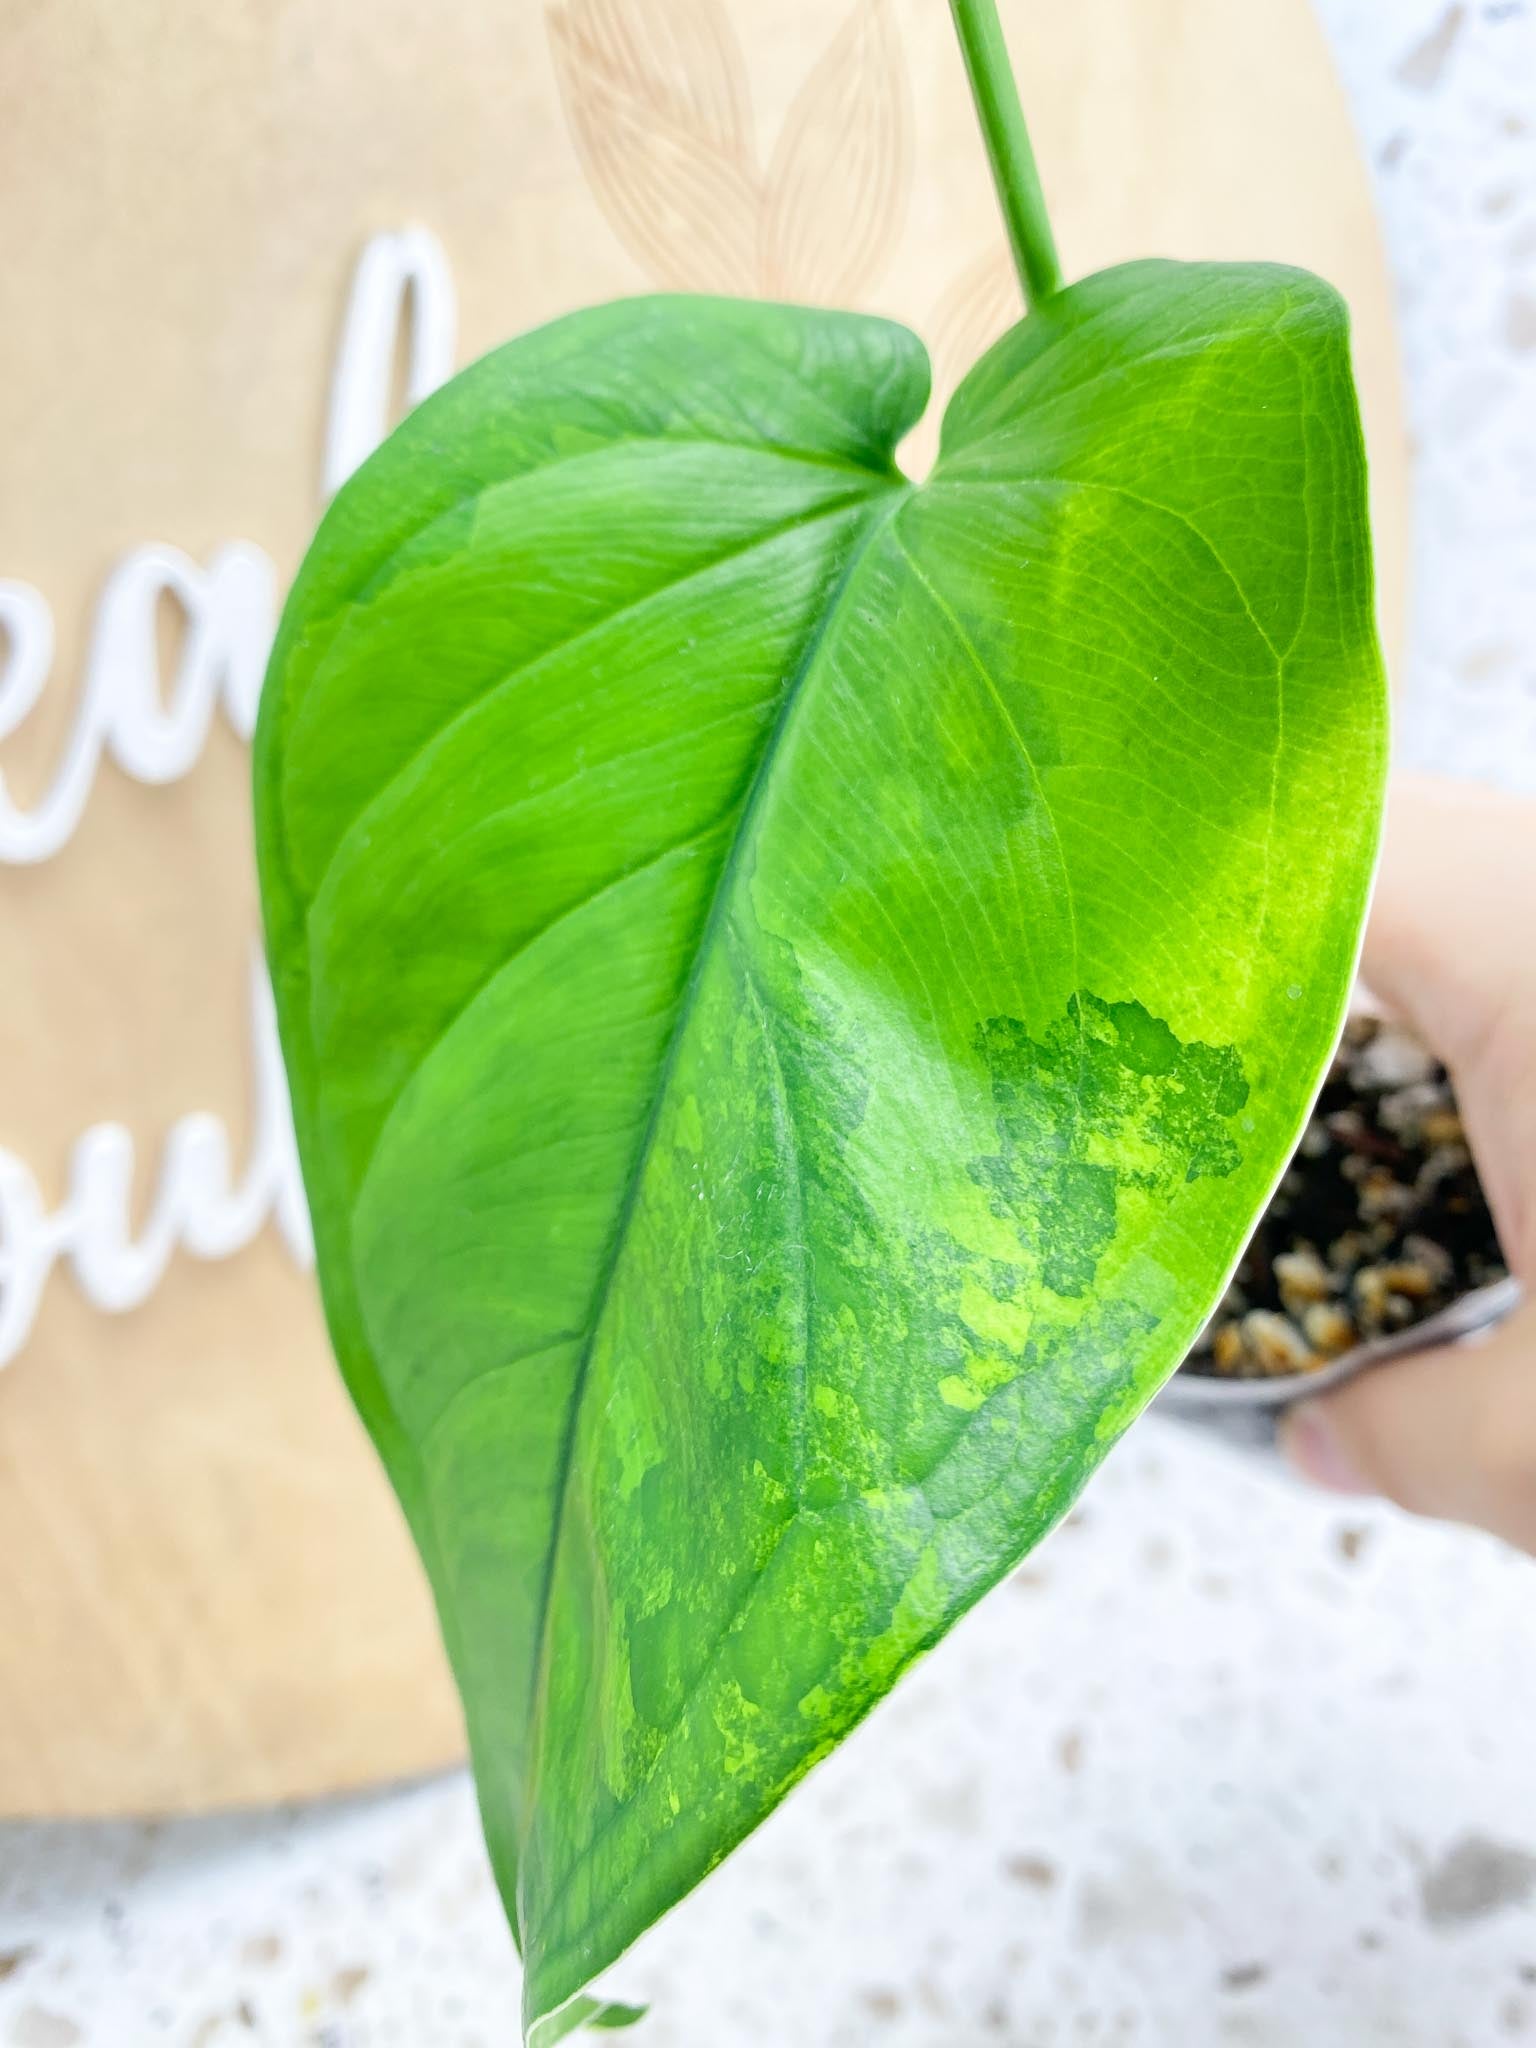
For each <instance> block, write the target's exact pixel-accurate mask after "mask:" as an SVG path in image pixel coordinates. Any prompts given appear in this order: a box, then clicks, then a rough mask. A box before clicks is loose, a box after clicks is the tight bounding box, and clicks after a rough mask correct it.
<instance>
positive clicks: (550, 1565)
mask: <svg viewBox="0 0 1536 2048" xmlns="http://www.w3.org/2000/svg"><path fill="white" fill-rule="evenodd" d="M913 490H914V486H913V485H912V484H911V483H910V482H909V481H908V480H907V479H906V478H904V477H903V478H898V479H896V480H893V481H892V482H891V483H890V484H889V485H888V486H886V492H887V495H886V496H885V498H884V501H883V502H881V501H880V500H879V499H875V500H874V501H873V502H872V505H871V511H870V517H869V524H868V526H867V528H866V530H865V531H864V533H863V534H862V535H861V536H860V537H859V539H858V540H857V541H856V542H855V543H854V545H853V548H852V550H851V552H850V554H849V557H848V560H847V562H846V563H845V565H844V567H843V571H842V574H841V576H840V577H839V579H838V582H837V586H836V588H835V589H834V591H833V592H832V594H831V596H830V598H829V599H828V601H827V603H826V605H825V606H824V608H823V610H822V613H821V616H820V617H819V618H818V619H817V621H816V623H815V625H814V627H813V628H812V630H811V633H810V636H809V638H808V639H807V641H806V645H805V649H804V652H803V653H802V655H801V657H800V661H799V664H798V666H797V668H796V670H795V672H794V674H793V676H792V677H791V678H790V680H789V682H788V683H787V684H786V685H785V688H784V695H783V698H782V701H781V702H780V705H779V709H778V712H777V714H776V716H775V718H774V721H773V724H772V726H771V727H770V729H769V732H768V735H767V738H766V739H765V741H764V743H763V751H762V754H761V756H760V757H759V760H758V764H757V767H756V769H755V770H754V771H753V775H752V780H751V783H750V784H749V786H748V789H747V793H746V796H745V797H744V799H743V801H742V809H741V820H740V824H739V826H738V828H737V831H736V834H735V837H734V838H733V840H732V842H731V845H730V847H729V849H728V850H727V852H726V856H725V859H724V860H723V861H722V862H721V866H720V873H719V875H718V877H717V878H716V881H715V887H714V892H713V894H712V895H711V897H710V901H709V908H708V909H707V911H706V912H705V915H704V922H703V924H702V925H701V926H700V928H699V937H698V942H697V944H696V946H695V948H694V956H693V965H692V967H691V968H690V970H689V975H688V980H687V983H686V985H685V987H684V989H683V993H682V996H681V997H680V999H679V1001H678V1008H677V1016H676V1018H675V1020H674V1022H673V1025H672V1030H671V1034H670V1036H669V1037H668V1040H667V1046H666V1050H665V1052H664V1053H663V1054H662V1059H661V1065H660V1067H659V1068H658V1070H657V1075H656V1083H655V1087H654V1089H653V1090H652V1094H651V1107H650V1113H649V1115H648V1116H647V1118H646V1122H645V1128H644V1129H643V1131H642V1132H641V1134H640V1139H639V1143H638V1144H637V1146H636V1148H635V1154H634V1158H633V1161H632V1163H631V1166H630V1171H629V1177H628V1179H627V1181H626V1183H625V1188H624V1194H623V1197H622V1199H621V1201H620V1204H619V1209H618V1214H617V1216H616V1218H615V1220H614V1226H613V1232H612V1235H611V1237H610V1240H609V1246H608V1250H607V1253H606V1255H605V1257H604V1260H603V1265H602V1270H601V1272H600V1273H599V1276H598V1281H597V1286H596V1288H595V1289H594V1291H593V1311H592V1317H591V1321H590V1324H589V1326H588V1330H587V1336H586V1341H585V1342H584V1343H583V1345H582V1349H581V1355H580V1357H579V1358H578V1360H577V1363H576V1371H575V1375H574V1377H573V1379H572V1383H571V1396H570V1409H569V1413H568V1415H567V1420H566V1429H565V1437H564V1440H563V1442H562V1445H561V1451H560V1459H559V1463H558V1465H557V1467H556V1471H555V1483H554V1503H555V1507H554V1516H553V1519H552V1525H551V1529H550V1537H549V1545H548V1548H547V1550H546V1552H545V1559H544V1575H543V1579H542V1582H541V1585H540V1588H539V1598H538V1602H537V1608H536V1615H537V1618H536V1620H535V1623H534V1636H535V1642H536V1645H537V1647H536V1650H535V1653H534V1658H533V1700H532V1704H531V1711H530V1716H529V1727H528V1746H527V1754H528V1757H529V1761H530V1767H531V1770H532V1772H533V1774H534V1775H533V1778H532V1780H531V1782H530V1784H529V1787H528V1796H527V1798H526V1800H525V1802H524V1809H523V1812H524V1819H523V1825H522V1828H521V1829H520V1831H519V1832H520V1841H519V1864H520V1865H521V1862H522V1856H521V1851H522V1849H523V1848H524V1847H526V1843H527V1832H528V1827H529V1824H530V1822H531V1820H532V1816H533V1814H534V1813H535V1811H536V1810H537V1807H538V1789H539V1788H538V1775H539V1773H540V1770H541V1764H542V1748H541V1738H542V1733H543V1723H544V1700H545V1697H546V1694H545V1690H544V1677H545V1673H546V1671H547V1669H548V1638H549V1626H550V1614H551V1609H552V1605H553V1601H552V1594H553V1588H554V1576H555V1568H556V1562H557V1559H558V1557H559V1552H560V1539H561V1535H562V1533H563V1531H564V1528H565V1517H566V1510H567V1502H568V1498H569V1494H570V1487H571V1475H572V1471H573V1469H574V1466H575V1453H576V1441H577V1434H578V1431H579V1429H580V1425H581V1414H582V1408H583V1405H584V1399H585V1392H586V1383H587V1379H588V1375H589V1373H590V1369H591V1364H592V1354H593V1351H594V1350H595V1348H596V1344H597V1338H598V1334H599V1332H600V1330H601V1328H602V1325H603V1318H604V1315H605V1312H606V1310H607V1306H608V1300H609V1297H610V1295H611V1292H612V1288H613V1281H614V1276H615V1274H616V1273H617V1271H618V1266H619V1261H620V1259H621V1258H622V1257H623V1253H624V1246H625V1244H626V1242H627V1240H628V1236H629V1227H630V1224H631V1222H632V1220H633V1217H634V1212H635V1204H636V1202H637V1201H638V1199H639V1194H640V1188H641V1185H642V1183H643V1182H644V1179H645V1174H646V1168H647V1166H648V1164H649V1161H650V1156H651V1151H652V1148H653V1146H654V1144H655V1140H656V1133H657V1131H658V1129H659V1128H660V1123H661V1112H662V1108H663V1106H664V1104H665V1102H666V1100H667V1096H668V1092H669V1090H670V1087H671V1081H672V1075H673V1072H674V1070H675V1068H676V1064H677V1059H678V1054H679V1052H680V1050H681V1047H682V1043H683V1040H684V1038H685V1036H686V1035H687V1030H688V1025H689V1022H690V1020H691V1018H692V1015H693V1009H694V1003H695V999H696V997H697V994H698V988H699V982H700V979H701V977H702V974H703V969H704V965H705V963H706V961H707V960H708V958H709V956H710V953H711V951H712V949H713V945H714V942H715V935H716V932H717V930H718V927H719V923H720V919H721V917H722V915H723V913H724V910H725V906H726V905H727V903H728V902H729V899H730V896H731V892H732V889H733V887H734V885H735V881H736V877H737V874H738V872H739V870H740V867H741V861H742V855H743V851H744V849H745V848H746V846H747V845H748V843H749V841H750V840H751V838H752V836H753V829H754V826H755V823H756V819H757V814H758V812H759V810H760V809H761V806H762V800H763V797H764V794H765V792H766V790H767V787H768V784H769V782H770V781H771V779H772V775H773V768H774V764H775V762H776V761H777V759H778V757H779V754H780V752H781V750H782V747H783V744H784V738H785V734H786V732H787V730H788V727H789V723H790V720H791V719H792V718H793V716H794V713H795V708H796V706H797V705H798V703H799V702H800V699H801V697H802V696H803V694H804V687H805V684H806V682H807V680H808V678H809V677H810V675H811V673H812V671H813V669H814V668H815V666H816V662H817V658H818V656H819V655H820V653H821V650H822V648H823V646H824V645H825V644H826V640H827V636H828V633H829V632H830V630H831V628H832V625H833V623H834V622H835V621H836V619H837V617H838V616H839V614H840V612H841V610H842V607H843V604H844V602H845V600H846V598H847V595H848V592H849V589H850V588H851V586H852V584H853V581H854V579H855V577H856V576H857V574H858V571H859V569H860V567H861V565H862V564H863V562H864V561H865V559H866V558H867V556H868V554H869V551H870V548H871V546H872V545H873V543H874V541H875V540H876V539H877V538H878V536H879V535H880V534H881V533H882V532H884V531H885V529H886V527H887V526H888V525H889V524H890V522H891V520H892V519H894V517H895V515H896V513H897V512H898V511H899V510H900V508H901V506H902V505H903V504H905V503H906V502H907V501H908V499H909V498H910V497H911V496H912V494H913Z"/></svg>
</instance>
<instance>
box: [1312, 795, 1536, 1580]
mask: <svg viewBox="0 0 1536 2048" xmlns="http://www.w3.org/2000/svg"><path fill="white" fill-rule="evenodd" d="M1363 973H1364V977H1365V980H1366V982H1367V983H1368V985H1369V987H1370V989H1371V991H1372V993H1373V994H1374V995H1375V996H1376V997H1378V998H1379V1000H1380V1001H1381V1002H1382V1003H1383V1004H1384V1005H1385V1007H1386V1008H1387V1009H1389V1010H1391V1011H1393V1012H1395V1013H1396V1014H1398V1015H1399V1016H1401V1017H1402V1018H1403V1019H1404V1020H1405V1021H1406V1022H1407V1023H1408V1024H1410V1025H1411V1026H1412V1027H1413V1028H1414V1029H1415V1030H1416V1031H1417V1032H1418V1033H1419V1034H1420V1036H1421V1037H1422V1038H1424V1039H1425V1041H1426V1042H1427V1043H1428V1044H1429V1046H1430V1047H1431V1048H1432V1049H1433V1050H1434V1051H1435V1052H1436V1053H1437V1054H1438V1056H1439V1057H1440V1058H1441V1059H1442V1060H1443V1061H1444V1062H1445V1064H1446V1066H1447V1067H1448V1068H1449V1070H1450V1073H1451V1078H1452V1081H1453V1083H1454V1085H1455V1088H1456V1093H1457V1098H1458V1101H1459V1103H1460V1107H1461V1114H1462V1120H1463V1122H1464V1124H1465V1125H1466V1130H1467V1139H1468V1142H1469V1144H1470V1145H1471V1148H1472V1155H1473V1158H1474V1160H1475V1162H1476V1164H1477V1169H1478V1173H1479V1175H1480V1176H1481V1178H1482V1182H1483V1186H1484V1188H1485V1190H1486V1192H1487V1195H1488V1200H1489V1205H1490V1207H1491V1208H1492V1211H1493V1218H1494V1223H1495V1225H1496V1226H1497V1228H1498V1233H1499V1240H1500V1243H1501V1244H1502V1245H1503V1248H1504V1253H1505V1256H1506V1258H1507V1259H1508V1260H1509V1263H1510V1266H1511V1269H1512V1270H1513V1272H1514V1273H1515V1274H1516V1275H1517V1276H1518V1277H1519V1278H1520V1279H1521V1281H1522V1282H1523V1283H1524V1286H1525V1289H1526V1299H1525V1300H1523V1301H1522V1302H1521V1304H1520V1306H1519V1307H1518V1308H1517V1309H1516V1310H1515V1312H1514V1313H1513V1314H1512V1315H1511V1316H1510V1317H1509V1318H1508V1319H1507V1320H1506V1321H1505V1322H1504V1323H1502V1324H1501V1325H1500V1326H1499V1328H1498V1329H1497V1330H1496V1331H1495V1332H1494V1333H1493V1334H1492V1335H1491V1336H1490V1337H1488V1338H1487V1339H1486V1340H1484V1341H1482V1342H1474V1343H1470V1344H1465V1345H1462V1346H1461V1347H1459V1348H1442V1349H1440V1350H1437V1351H1425V1352H1421V1353H1418V1354H1416V1355H1414V1356H1412V1357H1409V1358H1406V1359H1402V1360H1400V1361H1398V1362H1397V1363H1395V1364H1393V1365H1390V1366H1385V1367H1382V1368H1381V1369H1379V1370H1376V1371H1370V1372H1365V1373H1362V1374H1361V1375H1360V1376H1359V1377H1358V1378H1357V1379H1355V1380H1352V1381H1351V1382H1349V1384H1348V1385H1346V1386H1344V1387H1341V1388H1339V1389H1338V1390H1337V1391H1336V1392H1334V1393H1331V1394H1327V1395H1324V1396H1321V1397H1319V1398H1316V1399H1314V1400H1310V1401H1305V1402H1302V1403H1300V1404H1299V1405H1298V1406H1297V1407H1296V1408H1295V1409H1293V1410H1292V1411H1291V1414H1290V1416H1289V1417H1288V1419H1287V1421H1286V1423H1285V1425H1284V1428H1283V1430H1282V1436H1281V1442H1282V1446H1283V1448H1284V1450H1285V1452H1286V1455H1287V1456H1288V1457H1289V1458H1290V1460H1291V1462H1292V1464H1293V1465H1295V1466H1296V1468H1297V1469H1298V1470H1299V1471H1300V1472H1301V1473H1302V1474H1303V1475H1304V1476H1305V1477H1307V1478H1309V1479H1311V1480H1313V1481H1314V1482H1315V1483H1316V1484H1318V1485H1320V1486H1324V1487H1327V1488H1329V1489H1330V1490H1332V1491H1334V1492H1341V1493H1380V1494H1384V1495H1385V1496H1386V1497H1387V1498H1388V1499H1389V1500H1394V1501H1396V1502H1398V1504H1399V1505H1400V1506H1402V1507H1405V1508H1410V1509H1412V1510H1413V1512H1414V1513H1416V1514H1421V1515H1435V1516H1439V1517H1441V1518H1443V1519H1445V1520H1448V1521H1456V1522H1469V1523H1472V1524H1474V1525H1476V1526H1477V1527H1478V1528H1482V1529H1489V1530H1491V1531H1493V1533H1494V1534H1495V1535H1498V1536H1502V1537H1504V1538H1505V1539H1506V1540H1507V1541H1508V1542H1510V1543H1514V1544H1517V1545H1518V1546H1519V1547H1520V1548H1522V1549H1524V1550H1528V1551H1531V1552H1532V1553H1533V1554H1536V1299H1533V1298H1532V1289H1533V1282H1536V802H1531V801H1527V800H1524V799H1520V798H1516V797H1509V796H1504V795H1501V794H1498V793H1496V792H1494V791H1491V790H1486V789H1476V788H1471V787H1469V786H1466V785H1458V784H1455V783H1448V782H1437V781H1433V780H1431V779H1429V778H1428V777H1421V776H1414V777H1404V778H1401V779H1400V780H1398V781H1396V782H1394V784H1393V787H1392V793H1391V799H1390V803H1389V806H1388V814H1387V839H1386V849H1385V852H1384V855H1383V858H1382V864H1381V874H1380V877H1379V879H1378V882H1377V887H1376V898H1375V903H1374V905H1373V907H1372V911H1371V917H1370V923H1369V926H1368V928H1367V931H1366V942H1365V959H1364V963H1363Z"/></svg>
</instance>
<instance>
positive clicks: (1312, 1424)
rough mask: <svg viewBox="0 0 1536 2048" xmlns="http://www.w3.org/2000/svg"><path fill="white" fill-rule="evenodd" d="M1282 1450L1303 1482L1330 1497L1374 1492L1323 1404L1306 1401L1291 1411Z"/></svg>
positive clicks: (1281, 1435) (1282, 1441) (1284, 1431)
mask: <svg viewBox="0 0 1536 2048" xmlns="http://www.w3.org/2000/svg"><path fill="white" fill-rule="evenodd" d="M1280 1448H1281V1449H1282V1450H1283V1451H1284V1452H1285V1455H1286V1457H1287V1458H1288V1459H1289V1460H1290V1462H1291V1463H1292V1464H1293V1465H1294V1466H1295V1467H1296V1470H1297V1471H1298V1472H1299V1473H1300V1474H1301V1476H1302V1478H1303V1479H1310V1480H1311V1482H1312V1484H1313V1485H1314V1486H1321V1487H1323V1488H1325V1489H1326V1491H1327V1492H1329V1493H1370V1492H1372V1491H1373V1490H1374V1489H1373V1488H1372V1486H1371V1484H1370V1481H1369V1480H1368V1479H1366V1478H1365V1476H1364V1475H1363V1474H1362V1473H1361V1472H1360V1470H1359V1469H1358V1467H1357V1466H1356V1465H1355V1463H1354V1461H1353V1459H1352V1458H1350V1456H1349V1454H1348V1453H1347V1452H1346V1451H1345V1449H1344V1446H1343V1445H1342V1444H1341V1443H1340V1442H1339V1439H1338V1437H1337V1435H1336V1434H1335V1432H1334V1427H1333V1424H1332V1422H1330V1421H1329V1419H1328V1411H1327V1409H1326V1408H1325V1406H1324V1405H1323V1403H1322V1402H1321V1401H1305V1402H1303V1403H1302V1404H1301V1406H1300V1407H1298V1408H1293V1409H1292V1410H1291V1412H1290V1414H1289V1415H1288V1416H1287V1417H1286V1420H1285V1426H1284V1428H1283V1429H1282V1431H1281V1433H1280Z"/></svg>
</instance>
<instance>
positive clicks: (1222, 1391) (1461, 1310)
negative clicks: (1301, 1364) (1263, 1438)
mask: <svg viewBox="0 0 1536 2048" xmlns="http://www.w3.org/2000/svg"><path fill="white" fill-rule="evenodd" d="M1521 1298H1522V1289H1521V1286H1520V1282H1519V1281H1518V1280H1517V1279H1516V1278H1515V1276H1514V1275H1513V1274H1512V1273H1511V1274H1508V1275H1506V1276H1505V1278H1504V1279H1502V1280H1494V1281H1492V1282H1490V1284H1489V1285H1488V1286H1486V1287H1474V1288H1473V1289H1472V1291H1471V1292H1470V1293H1469V1294H1463V1295H1460V1296H1458V1298H1457V1299H1456V1300H1455V1301H1453V1302H1450V1303H1449V1304H1448V1305H1447V1306H1446V1307H1445V1308H1442V1309H1439V1310H1437V1311H1436V1312H1435V1314H1434V1315H1432V1316H1426V1317H1425V1318H1424V1320H1423V1322H1421V1323H1413V1324H1411V1325H1410V1327H1409V1328H1408V1329H1406V1330H1395V1331H1394V1332H1393V1333H1392V1335H1391V1336H1389V1337H1373V1338H1371V1339H1370V1340H1369V1342H1367V1343H1364V1344H1354V1345H1351V1347H1350V1349H1349V1350H1348V1351H1344V1352H1341V1353H1340V1354H1339V1356H1338V1357H1337V1358H1335V1359H1331V1360H1330V1361H1329V1363H1328V1364H1327V1365H1325V1366H1321V1367H1320V1368H1319V1369H1318V1370H1317V1371H1316V1372H1290V1373H1278V1374H1275V1375H1273V1376H1271V1377H1268V1378H1265V1379H1228V1378H1223V1377H1222V1375H1221V1374H1219V1373H1195V1372H1185V1371H1184V1369H1183V1368H1182V1367H1180V1369H1179V1370H1178V1371H1177V1372H1176V1373H1175V1374H1174V1375H1173V1377H1172V1378H1171V1379H1170V1380H1169V1381H1168V1382H1167V1384H1166V1385H1165V1386H1164V1387H1163V1389H1162V1391H1161V1393H1160V1394H1159V1395H1158V1397H1157V1398H1158V1402H1159V1404H1160V1405H1161V1406H1162V1407H1164V1408H1165V1409H1169V1410H1174V1411H1177V1412H1178V1413H1181V1414H1186V1415H1187V1414H1196V1413H1199V1412H1202V1411H1209V1410H1211V1409H1225V1410H1228V1411H1230V1410H1232V1409H1236V1408H1289V1407H1292V1406H1294V1404H1295V1403H1296V1402H1298V1401H1305V1400H1309V1399H1310V1398H1311V1396H1312V1395H1314V1394H1325V1393H1327V1392H1328V1391H1329V1389H1330V1388H1332V1387H1337V1386H1342V1385H1343V1383H1344V1382H1345V1381H1346V1380H1352V1379H1353V1378H1354V1377H1355V1375H1356V1374H1357V1373H1362V1372H1366V1371H1369V1370H1370V1368H1371V1367H1373V1366H1377V1365H1386V1364H1388V1363H1390V1361H1391V1360H1392V1359H1394V1358H1407V1357H1408V1356H1409V1355H1410V1354H1411V1353H1413V1352H1415V1351H1429V1350H1432V1349H1433V1348H1434V1347H1435V1346H1436V1345H1438V1344H1456V1343H1460V1342H1462V1341H1464V1340H1465V1339H1467V1338H1470V1337H1476V1336H1478V1335H1480V1334H1481V1333H1483V1332H1485V1331H1488V1330H1491V1329H1493V1327H1494V1326H1495V1324H1497V1323H1501V1322H1503V1320H1504V1318H1505V1317H1506V1316H1507V1315H1508V1314H1509V1313H1510V1312H1511V1310H1512V1309H1513V1308H1514V1307H1515V1306H1516V1304H1517V1303H1518V1302H1519V1301H1520V1300H1521Z"/></svg>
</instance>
